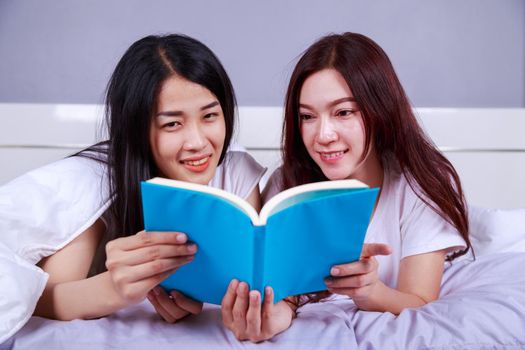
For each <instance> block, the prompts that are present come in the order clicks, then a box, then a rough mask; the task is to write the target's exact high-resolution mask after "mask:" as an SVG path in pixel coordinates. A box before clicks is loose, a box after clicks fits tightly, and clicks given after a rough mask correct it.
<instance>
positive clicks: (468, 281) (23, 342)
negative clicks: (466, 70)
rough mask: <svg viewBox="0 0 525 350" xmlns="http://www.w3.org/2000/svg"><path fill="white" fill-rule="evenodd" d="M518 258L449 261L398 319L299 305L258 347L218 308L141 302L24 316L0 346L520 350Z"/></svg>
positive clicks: (524, 332) (334, 306)
mask: <svg viewBox="0 0 525 350" xmlns="http://www.w3.org/2000/svg"><path fill="white" fill-rule="evenodd" d="M524 267H525V253H513V252H510V253H498V254H490V255H485V256H482V257H480V258H478V259H477V260H476V261H474V262H470V261H467V260H464V261H460V262H458V263H454V264H453V265H452V266H450V267H449V268H448V269H447V270H446V272H445V275H444V278H443V286H442V290H441V297H440V299H439V300H438V301H435V302H433V303H430V304H428V305H426V306H424V307H421V308H419V309H413V310H405V311H403V312H402V313H401V314H400V315H399V316H398V317H395V316H394V315H392V314H389V313H377V312H364V311H358V310H357V309H356V307H355V305H353V303H352V302H351V301H350V300H335V301H330V302H324V303H319V304H313V305H308V306H305V307H304V308H302V309H301V311H300V313H299V315H298V317H297V319H295V320H294V322H293V324H292V326H291V328H290V329H288V330H287V331H286V332H284V333H282V334H280V335H278V336H276V337H275V338H274V339H272V340H271V341H267V342H264V343H261V344H252V343H250V342H238V341H237V340H236V339H235V338H234V337H233V335H232V334H231V333H230V332H229V331H227V330H226V329H225V328H223V327H222V324H221V320H220V310H219V309H218V308H217V307H216V306H212V305H206V307H205V309H204V311H203V312H202V314H200V315H197V316H192V317H189V318H188V319H186V320H183V321H181V322H179V323H177V324H174V325H172V324H168V323H166V322H164V321H162V320H161V319H160V318H159V317H158V316H157V315H156V314H155V312H154V310H153V308H152V307H151V306H150V305H149V304H148V302H144V303H142V304H139V305H137V306H134V307H130V308H128V309H125V310H122V311H120V312H117V313H116V314H114V315H111V316H109V317H105V318H101V319H98V320H89V321H84V320H75V321H70V322H62V321H53V320H47V319H43V318H40V317H32V318H31V319H30V320H29V322H28V323H27V324H26V325H25V327H23V328H22V329H21V330H20V331H19V332H18V333H17V334H16V335H15V336H14V337H13V338H11V339H10V340H9V341H8V342H6V343H5V344H4V348H7V349H9V348H11V349H34V348H37V347H41V346H43V347H45V348H49V349H51V348H53V349H60V348H67V349H99V348H115V349H116V348H125V349H141V350H143V349H145V348H147V349H192V350H198V349H252V348H253V349H274V348H282V349H523V348H525V274H524V273H523V271H522V270H523V268H524Z"/></svg>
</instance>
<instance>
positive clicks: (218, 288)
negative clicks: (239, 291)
mask: <svg viewBox="0 0 525 350" xmlns="http://www.w3.org/2000/svg"><path fill="white" fill-rule="evenodd" d="M141 186H142V187H141V190H142V205H143V213H144V226H145V230H146V231H178V232H184V233H186V234H187V235H188V237H189V240H191V241H193V242H195V243H196V244H197V246H198V250H197V253H196V254H195V259H194V260H193V261H192V262H190V263H188V264H186V265H184V266H182V267H180V268H179V269H178V270H177V271H175V272H174V273H173V274H171V275H170V276H169V277H168V278H166V279H165V280H164V281H163V282H162V283H161V286H162V287H163V288H164V289H166V290H172V289H176V290H178V291H180V292H182V293H184V294H185V295H187V296H189V297H191V298H193V299H195V300H198V301H202V302H208V303H212V304H220V303H221V300H222V298H223V297H224V294H225V292H226V290H227V287H228V284H229V283H230V281H231V280H232V279H233V278H236V279H238V280H240V281H245V282H247V283H248V284H249V286H250V289H257V290H259V291H260V292H261V295H264V293H263V291H264V287H265V286H271V287H272V288H273V289H274V293H275V302H277V301H279V300H281V299H283V298H285V297H287V296H290V295H297V294H304V293H310V292H316V291H321V290H325V289H326V286H325V284H324V279H325V278H326V277H328V276H329V275H330V268H331V267H332V266H333V265H336V264H341V263H348V262H351V261H355V260H358V259H359V257H360V254H361V249H362V246H363V242H364V238H365V234H366V230H367V228H368V224H369V221H370V217H371V214H372V211H373V208H374V205H375V202H376V199H377V195H378V193H379V189H378V188H368V187H367V186H366V185H364V184H362V183H360V182H359V181H356V180H341V181H326V182H319V183H314V184H307V185H302V186H297V187H294V188H292V189H289V190H286V191H283V192H281V193H280V194H278V195H276V196H275V197H273V198H272V199H271V200H270V201H268V203H266V205H265V206H264V207H263V208H262V209H261V212H260V214H258V213H257V212H256V211H255V209H253V208H252V207H251V206H250V204H249V203H248V202H246V201H245V200H243V199H242V198H240V197H237V196H235V195H233V194H231V193H228V192H226V191H223V190H219V189H216V188H212V187H209V186H203V185H197V184H191V183H187V182H181V181H175V180H167V179H160V178H155V179H152V180H149V181H146V182H142V184H141Z"/></svg>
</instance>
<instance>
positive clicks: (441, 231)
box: [400, 192, 466, 259]
mask: <svg viewBox="0 0 525 350" xmlns="http://www.w3.org/2000/svg"><path fill="white" fill-rule="evenodd" d="M410 195H412V196H414V197H416V195H415V194H414V193H413V192H412V193H411V194H410ZM413 203H414V205H413V207H412V209H411V210H409V211H408V212H407V213H403V214H402V217H401V222H400V229H401V242H402V247H401V249H402V252H401V259H402V258H404V257H406V256H411V255H417V254H424V253H430V252H433V251H437V250H442V249H445V250H446V252H447V254H450V253H452V252H455V251H457V250H461V249H465V248H466V244H465V241H464V240H463V237H461V235H460V233H459V232H458V231H457V230H456V228H455V227H454V226H452V225H451V224H450V223H449V222H448V221H446V220H445V219H444V218H442V217H441V216H440V215H439V214H438V213H436V212H435V211H434V210H433V209H432V208H431V207H430V206H429V205H427V204H426V203H424V202H423V201H422V200H421V199H420V198H418V197H416V198H414V202H413Z"/></svg>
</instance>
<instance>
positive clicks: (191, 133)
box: [182, 123, 206, 151]
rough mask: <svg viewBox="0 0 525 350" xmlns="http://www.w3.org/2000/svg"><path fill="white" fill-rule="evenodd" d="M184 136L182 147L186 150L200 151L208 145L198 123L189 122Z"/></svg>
mask: <svg viewBox="0 0 525 350" xmlns="http://www.w3.org/2000/svg"><path fill="white" fill-rule="evenodd" d="M184 138H185V139H184V143H183V146H182V147H183V149H184V150H185V151H199V150H201V149H203V148H204V147H206V137H205V135H204V132H203V130H202V128H201V127H200V125H199V124H198V123H189V124H187V125H186V132H185V133H184Z"/></svg>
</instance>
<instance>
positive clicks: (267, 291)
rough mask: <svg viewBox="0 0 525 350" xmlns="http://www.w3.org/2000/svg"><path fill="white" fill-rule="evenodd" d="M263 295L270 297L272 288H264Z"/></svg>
mask: <svg viewBox="0 0 525 350" xmlns="http://www.w3.org/2000/svg"><path fill="white" fill-rule="evenodd" d="M264 293H265V294H266V295H270V294H271V293H272V288H271V287H269V286H266V287H265V288H264Z"/></svg>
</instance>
